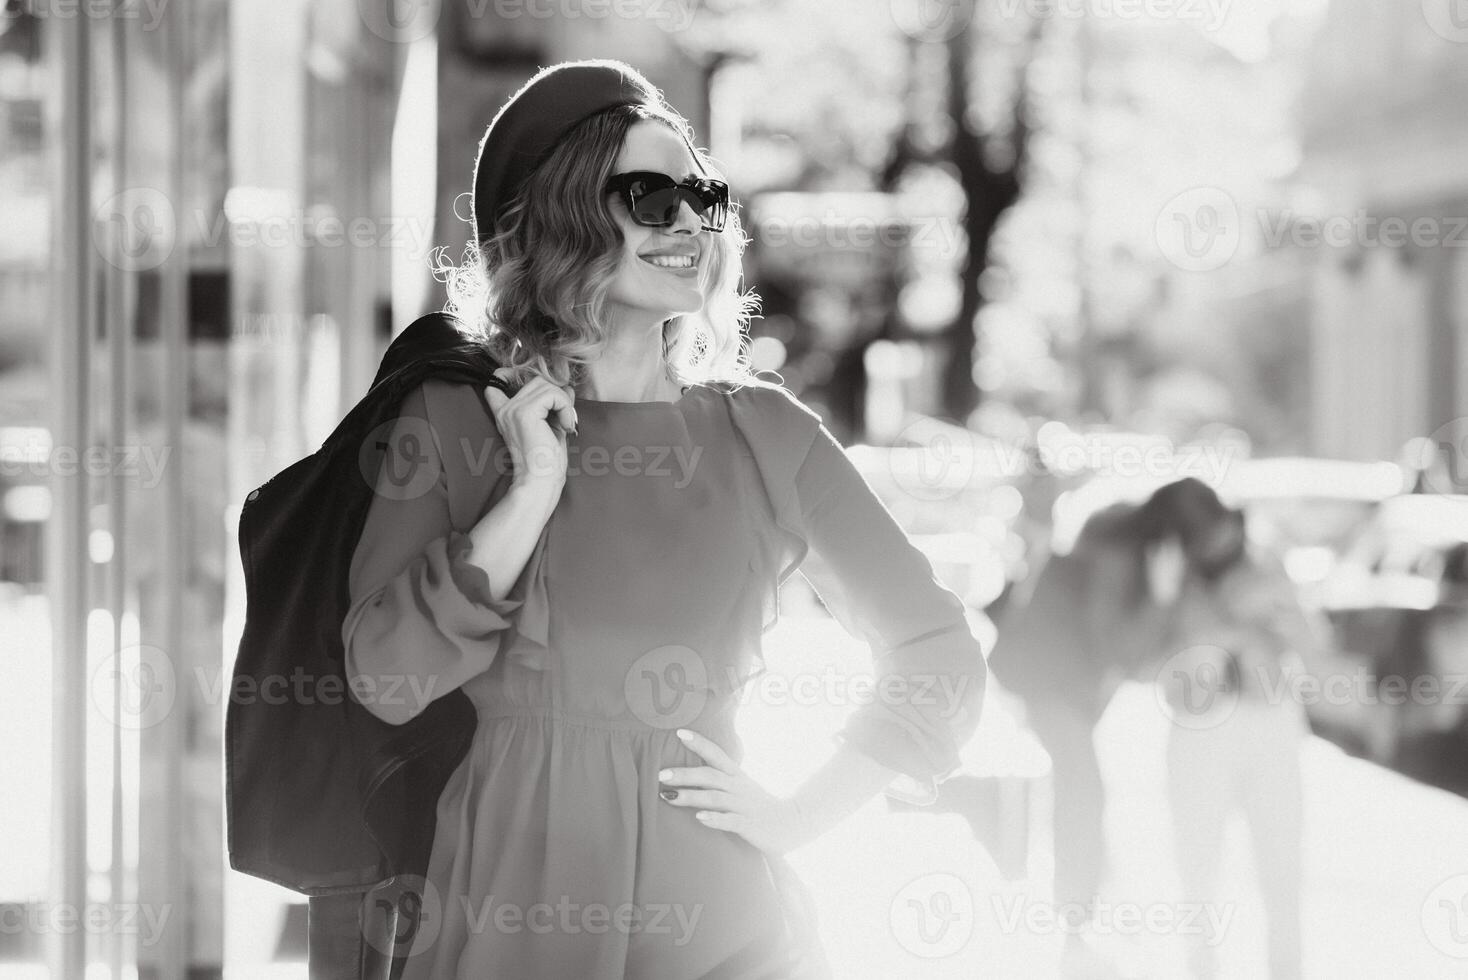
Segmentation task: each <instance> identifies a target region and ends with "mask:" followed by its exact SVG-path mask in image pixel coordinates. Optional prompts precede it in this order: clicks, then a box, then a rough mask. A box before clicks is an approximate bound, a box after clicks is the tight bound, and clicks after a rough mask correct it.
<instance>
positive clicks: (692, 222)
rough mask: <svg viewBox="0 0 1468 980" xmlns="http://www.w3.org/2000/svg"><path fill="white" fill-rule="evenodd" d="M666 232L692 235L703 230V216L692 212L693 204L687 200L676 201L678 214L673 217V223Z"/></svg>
mask: <svg viewBox="0 0 1468 980" xmlns="http://www.w3.org/2000/svg"><path fill="white" fill-rule="evenodd" d="M668 230H669V231H672V232H678V233H681V234H685V235H693V234H697V233H698V232H700V231H702V230H703V216H702V215H701V214H699V213H698V211H696V210H694V207H693V204H692V203H691V202H690V201H689V200H688V199H687V198H680V199H679V201H678V213H677V214H676V215H674V216H673V223H672V224H671V225H670V226H668Z"/></svg>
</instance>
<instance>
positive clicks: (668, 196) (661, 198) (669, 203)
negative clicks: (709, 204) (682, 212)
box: [632, 184, 697, 227]
mask: <svg viewBox="0 0 1468 980" xmlns="http://www.w3.org/2000/svg"><path fill="white" fill-rule="evenodd" d="M632 195H633V196H632V220H633V221H635V222H637V223H638V224H639V225H652V226H653V227H664V226H667V225H671V224H672V223H673V222H674V220H676V219H677V217H678V205H679V203H680V202H681V201H682V199H683V195H682V192H681V191H680V190H679V188H677V187H675V186H673V185H671V184H669V185H668V186H666V187H658V188H655V189H651V188H646V187H644V188H643V189H642V193H641V194H639V193H638V191H637V189H636V188H634V189H633V192H632ZM694 206H695V207H697V205H694Z"/></svg>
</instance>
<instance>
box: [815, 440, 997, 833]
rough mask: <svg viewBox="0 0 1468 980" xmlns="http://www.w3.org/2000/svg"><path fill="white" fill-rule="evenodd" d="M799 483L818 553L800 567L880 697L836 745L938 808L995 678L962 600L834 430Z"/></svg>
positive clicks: (895, 791) (900, 794) (901, 790)
mask: <svg viewBox="0 0 1468 980" xmlns="http://www.w3.org/2000/svg"><path fill="white" fill-rule="evenodd" d="M795 484H796V495H797V497H798V499H799V504H800V506H799V510H800V515H801V520H802V521H803V524H804V527H803V531H804V535H805V538H806V540H807V541H808V542H809V544H810V547H811V549H812V551H814V552H815V554H816V556H817V557H818V558H819V562H817V563H806V564H805V565H803V566H802V568H801V572H802V574H803V575H804V576H805V577H806V578H807V579H808V580H810V582H811V584H812V585H813V586H815V588H816V591H817V592H819V593H820V596H821V599H822V601H823V602H825V604H826V606H827V608H828V609H829V610H830V611H831V613H832V615H833V616H835V617H836V618H837V619H838V620H839V621H840V622H841V623H842V624H843V625H844V626H845V627H846V629H847V630H848V631H849V632H851V633H852V634H853V635H855V636H861V637H864V638H865V639H866V640H867V642H868V644H869V645H870V646H871V649H872V652H873V656H874V668H875V676H874V678H873V680H874V682H875V683H874V684H873V685H872V691H871V696H870V698H867V699H864V701H865V703H863V704H861V705H860V706H859V707H858V708H857V709H856V710H855V711H853V713H852V714H851V716H850V717H849V718H848V721H847V724H846V725H845V727H844V728H843V729H842V731H841V732H840V733H839V735H838V738H839V740H841V741H843V742H845V743H846V744H848V745H850V746H852V747H854V748H856V749H858V750H860V751H861V752H863V753H865V754H866V755H868V756H870V757H872V758H873V759H876V760H877V761H878V762H881V763H882V764H883V765H885V766H887V767H888V768H890V769H895V770H897V771H898V772H900V773H902V777H900V778H899V779H897V780H895V781H894V782H893V783H892V784H890V785H889V786H888V787H887V789H886V792H887V794H888V795H889V796H893V797H895V798H897V799H902V800H905V801H907V802H911V803H917V804H928V803H932V802H933V801H934V800H935V799H936V798H937V783H938V782H940V781H941V780H942V779H944V778H946V777H947V776H949V775H952V774H953V772H954V771H955V770H957V768H958V766H959V749H960V748H961V747H962V746H963V744H964V743H965V742H966V741H967V740H968V739H969V737H970V736H972V735H973V733H974V731H975V729H976V728H977V726H978V721H979V713H980V708H981V705H982V702H983V696H984V687H985V682H986V679H987V672H988V668H987V666H986V664H985V662H984V655H983V651H982V648H981V647H980V644H979V641H978V640H977V639H976V638H975V637H974V634H973V631H972V629H971V628H970V626H969V623H968V619H967V616H966V611H965V608H964V605H963V601H962V600H961V599H960V598H959V597H958V596H957V595H955V594H954V593H953V592H952V591H951V590H950V589H948V588H947V587H945V586H944V585H942V584H941V583H940V582H939V581H938V579H937V577H936V575H935V574H934V572H933V567H932V564H931V563H930V562H929V560H928V558H927V556H926V555H925V554H923V552H922V551H920V550H919V549H918V547H917V546H916V545H914V544H913V543H912V542H911V541H910V540H909V539H908V537H907V534H906V532H904V531H903V529H902V528H901V526H899V525H898V523H897V521H896V519H895V518H893V516H892V514H891V513H890V512H889V511H888V510H887V508H886V506H885V505H884V504H883V503H882V502H881V500H880V499H879V498H878V497H877V495H876V494H875V492H874V491H873V490H872V488H871V487H870V485H869V484H868V483H867V482H866V480H865V479H864V478H863V477H862V475H861V472H860V471H859V470H858V469H857V468H856V466H855V464H853V463H852V462H851V460H850V458H849V457H848V456H847V455H846V453H845V451H844V450H843V449H842V447H841V444H840V443H839V442H837V440H836V438H835V436H833V435H832V434H831V432H830V431H829V430H828V429H827V428H826V427H825V425H821V426H820V427H819V429H818V430H817V433H816V436H815V439H814V441H813V442H812V443H811V445H810V448H809V450H808V451H807V453H806V455H805V459H804V461H803V462H802V463H801V465H800V468H799V470H798V471H797V473H796V478H795Z"/></svg>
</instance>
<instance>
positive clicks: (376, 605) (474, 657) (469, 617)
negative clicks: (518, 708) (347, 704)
mask: <svg viewBox="0 0 1468 980" xmlns="http://www.w3.org/2000/svg"><path fill="white" fill-rule="evenodd" d="M380 448H381V451H382V453H383V457H382V463H381V465H380V467H379V468H378V475H377V481H376V483H375V484H374V493H373V498H372V503H371V505H370V506H369V508H368V511H367V517H366V520H365V522H364V524H363V527H362V534H361V536H360V538H359V539H358V542H357V547H356V550H355V551H354V552H353V556H352V565H351V572H350V582H349V589H350V594H351V603H350V606H349V607H348V611H347V615H346V618H345V619H344V620H343V622H342V644H343V646H344V647H345V650H346V674H347V679H348V683H349V687H350V689H351V690H352V694H353V696H354V697H355V698H356V700H357V701H358V702H360V703H361V704H362V705H363V706H364V707H365V708H367V709H368V710H369V711H371V712H372V713H373V714H374V715H376V716H377V717H378V718H381V719H382V720H383V721H385V722H388V723H389V724H393V725H401V724H403V723H405V722H407V721H410V720H411V719H412V718H414V717H415V716H417V715H418V714H419V713H421V712H422V711H423V709H424V708H426V707H427V706H428V703H429V702H430V701H432V700H433V699H435V698H438V697H442V696H443V695H445V694H447V693H449V692H450V691H452V690H454V689H456V688H458V687H459V686H460V685H462V684H463V683H464V682H465V681H466V680H468V679H469V678H471V677H473V676H475V675H477V674H479V673H482V672H483V671H484V670H486V669H488V667H489V665H490V663H491V662H492V661H493V660H494V658H495V655H496V653H497V652H498V650H499V647H500V644H501V641H502V640H503V638H504V636H505V633H506V631H507V630H508V629H509V628H510V626H511V622H510V620H509V619H508V617H509V616H510V615H511V614H513V613H514V611H515V610H516V609H517V608H518V607H519V606H520V605H521V603H522V602H523V601H524V600H523V599H508V598H506V599H495V598H494V597H493V596H492V594H491V592H490V584H489V576H488V575H487V574H486V573H485V572H484V570H483V569H481V568H479V567H478V566H476V565H474V564H472V563H470V561H469V560H468V558H469V555H470V553H471V551H472V549H473V541H472V539H471V538H470V537H469V535H468V534H466V533H464V532H462V531H460V530H458V529H456V528H455V527H454V526H453V523H452V521H451V519H450V508H449V492H448V483H447V478H446V476H445V472H446V468H445V466H444V465H443V457H442V455H441V447H440V442H439V434H438V432H437V431H436V429H435V427H434V426H433V425H432V422H431V420H430V419H429V415H428V407H427V402H426V400H425V398H424V394H423V388H422V386H419V387H418V388H415V389H414V390H413V391H411V392H410V393H409V394H408V396H407V397H406V398H404V400H403V403H402V407H401V409H400V413H399V416H398V417H397V419H395V420H394V421H393V423H392V425H391V426H390V428H388V429H387V430H386V437H385V439H384V441H383V443H382V444H380Z"/></svg>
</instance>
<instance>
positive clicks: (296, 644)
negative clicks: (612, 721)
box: [225, 313, 499, 896]
mask: <svg viewBox="0 0 1468 980" xmlns="http://www.w3.org/2000/svg"><path fill="white" fill-rule="evenodd" d="M498 366H499V365H498V364H497V363H496V362H495V361H494V360H493V359H491V358H490V357H489V355H488V353H487V352H486V351H485V350H484V348H483V346H482V345H480V344H478V343H475V342H471V341H470V340H469V339H468V338H467V336H466V334H464V333H463V332H462V331H461V328H460V327H459V325H458V324H457V322H456V321H454V320H453V319H451V318H450V317H448V316H446V315H444V314H441V313H435V314H430V315H428V316H425V317H422V318H420V319H419V320H417V321H415V322H414V323H413V324H412V325H411V326H410V327H408V329H407V330H405V331H404V332H403V333H402V334H400V335H399V336H398V337H397V338H396V339H395V340H394V341H393V342H392V344H391V345H390V346H389V347H388V350H387V353H386V355H385V356H384V357H383V360H382V365H381V367H380V368H379V370H378V372H377V377H376V379H375V380H374V382H373V384H372V387H371V389H370V390H369V391H368V393H367V395H366V396H365V397H363V399H362V400H361V401H360V402H358V403H357V405H356V406H355V407H354V408H353V409H352V410H351V411H350V412H349V413H348V414H347V416H346V418H345V419H343V421H342V422H341V424H340V425H338V426H337V428H336V430H335V431H334V432H332V434H331V435H330V436H329V437H328V438H327V440H326V441H325V443H323V444H322V446H321V448H320V449H318V450H317V451H316V452H314V453H313V454H311V455H310V456H307V457H305V458H304V459H301V460H299V461H298V462H296V463H294V464H292V465H291V466H289V467H287V468H286V469H284V470H282V471H281V472H280V473H278V474H276V475H275V476H274V477H272V478H271V479H270V480H269V481H268V482H266V483H265V484H264V485H263V486H261V487H260V488H259V489H257V490H254V491H252V492H251V493H250V494H249V496H248V497H247V498H246V500H245V503H244V506H243V510H242V512H241V514H240V528H239V540H240V557H241V560H242V561H243V563H244V574H245V595H246V617H245V626H244V633H243V635H242V637H241V639H240V646H239V652H238V655H237V657H236V660H235V667H234V677H233V686H232V687H231V689H230V699H229V703H228V707H227V709H226V720H225V776H226V783H225V808H226V814H227V822H228V850H229V859H230V865H231V867H233V868H234V869H235V870H237V871H242V872H244V873H246V874H250V875H254V876H256V877H259V878H264V879H266V880H268V881H273V882H275V883H276V884H279V885H283V886H285V887H286V888H290V889H294V890H295V891H298V892H302V893H304V894H307V895H311V896H324V895H332V894H345V893H354V892H355V893H361V892H364V891H366V890H367V889H369V888H371V887H372V886H374V885H376V884H377V883H379V882H382V881H383V880H384V879H387V878H391V877H394V876H399V875H418V876H421V875H423V874H425V872H426V870H427V866H428V857H429V852H430V849H431V847H432V844H433V832H434V824H435V809H436V806H437V803H438V797H439V794H440V793H441V791H442V789H443V786H444V784H445V783H446V782H447V780H448V778H449V776H450V775H451V774H452V773H453V771H454V769H455V767H457V766H458V764H459V762H460V761H461V760H462V759H463V757H464V755H465V753H466V752H467V751H468V747H469V744H470V742H471V740H472V738H473V734H474V728H475V723H476V715H475V711H474V707H473V705H472V704H471V703H470V701H469V699H468V697H467V696H466V695H465V694H464V693H463V692H462V691H454V692H452V693H450V694H448V695H445V696H444V697H441V698H437V699H435V700H434V701H433V703H432V704H430V705H429V706H428V708H427V710H425V711H424V712H423V713H422V714H421V715H419V716H418V717H416V718H414V719H413V720H412V721H410V722H409V723H407V724H405V725H401V726H394V725H389V724H387V723H386V722H383V721H380V720H379V719H377V718H375V717H373V715H372V714H371V713H370V712H368V711H367V709H365V708H363V707H362V706H361V705H360V704H358V703H357V701H356V700H354V699H353V698H352V696H351V694H350V692H349V691H348V689H347V685H346V679H345V676H344V671H343V664H344V650H343V648H342V639H341V625H342V620H343V618H344V617H345V615H346V612H347V609H348V605H349V594H348V588H347V573H348V569H349V568H350V565H351V560H352V554H353V552H354V551H355V549H356V544H357V539H358V537H359V536H360V534H361V530H362V525H363V522H364V521H365V519H366V516H367V510H368V507H369V505H370V504H371V502H372V492H373V491H372V481H373V480H374V479H375V477H376V475H377V472H378V468H379V463H380V461H381V457H382V448H381V447H380V446H377V445H374V444H373V437H374V436H375V435H376V434H378V433H381V432H384V431H386V427H385V424H386V423H389V422H390V421H391V420H392V419H393V418H394V417H395V415H396V413H397V409H398V406H399V405H400V404H401V402H402V400H403V398H404V396H406V395H407V394H408V392H410V391H412V390H413V388H415V387H416V386H417V385H419V384H421V383H423V382H424V381H425V380H428V379H430V378H434V379H445V380H452V381H457V382H476V383H478V384H480V385H481V386H482V385H485V384H488V383H490V381H491V380H492V379H493V375H492V372H493V371H494V370H495V368H497V367H498ZM488 410H489V409H488V406H487V405H486V406H485V411H486V412H487V411H488Z"/></svg>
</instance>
